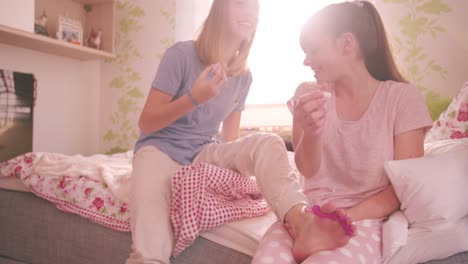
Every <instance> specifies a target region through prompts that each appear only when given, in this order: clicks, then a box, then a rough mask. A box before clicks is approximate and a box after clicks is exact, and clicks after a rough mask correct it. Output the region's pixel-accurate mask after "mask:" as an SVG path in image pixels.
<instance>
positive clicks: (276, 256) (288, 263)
mask: <svg viewBox="0 0 468 264" xmlns="http://www.w3.org/2000/svg"><path fill="white" fill-rule="evenodd" d="M292 246H293V239H292V238H291V236H290V235H289V233H288V231H287V230H286V229H285V228H284V225H283V224H282V223H280V222H276V223H274V224H273V225H271V227H270V228H269V229H268V230H267V232H266V233H265V235H264V236H263V238H262V240H261V241H260V244H259V245H258V249H257V252H255V256H254V257H253V259H252V264H264V263H274V264H295V263H296V261H295V260H294V257H293V255H292Z"/></svg>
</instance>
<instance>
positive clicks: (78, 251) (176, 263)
mask: <svg viewBox="0 0 468 264" xmlns="http://www.w3.org/2000/svg"><path fill="white" fill-rule="evenodd" d="M0 222H1V224H0V263H1V264H19V263H31V264H32V263H38V264H41V263H47V264H55V263H60V264H61V263H66V264H75V263H76V264H87V263H90V264H94V263H99V264H107V263H109V264H110V263H112V264H116V263H124V262H125V259H126V258H127V256H128V254H129V252H130V245H131V237H130V233H123V232H116V231H113V230H110V229H108V228H106V227H103V226H100V225H98V224H96V223H93V222H91V221H89V220H87V219H84V218H82V217H79V216H77V215H73V214H68V213H64V212H61V211H59V210H58V209H56V208H55V206H54V205H53V204H52V203H50V202H48V201H46V200H44V199H41V198H38V197H36V196H35V195H33V194H32V193H21V192H15V191H7V190H0ZM250 261H251V258H250V257H249V256H247V255H245V254H242V253H239V252H237V251H235V250H232V249H230V248H227V247H224V246H221V245H219V244H216V243H213V242H211V241H209V240H206V239H204V238H198V239H197V240H196V241H195V243H194V244H193V245H192V246H191V247H190V248H188V249H187V250H185V251H184V252H183V253H182V254H181V255H180V256H179V257H177V258H176V259H174V260H173V261H172V262H171V263H173V264H218V263H220V264H244V263H245V264H247V263H250ZM429 263H430V264H453V263H457V264H458V263H468V252H465V253H461V254H458V255H454V256H452V257H450V258H448V259H445V260H437V261H431V262H428V264H429Z"/></svg>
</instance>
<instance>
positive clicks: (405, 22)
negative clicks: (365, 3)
mask: <svg viewBox="0 0 468 264" xmlns="http://www.w3.org/2000/svg"><path fill="white" fill-rule="evenodd" d="M373 2H374V3H375V4H376V6H377V9H378V10H379V12H380V13H381V16H382V19H383V20H384V23H385V24H386V27H387V31H388V34H389V37H390V40H391V42H392V44H393V45H392V46H393V51H394V54H395V56H396V57H397V61H398V62H399V66H400V69H401V70H402V71H403V74H404V76H405V77H406V78H407V79H408V80H409V81H410V82H412V83H414V84H416V85H417V86H418V88H419V89H420V90H421V91H422V92H423V94H424V95H425V98H426V102H427V104H428V107H429V110H430V112H431V116H432V118H433V119H436V118H437V117H438V116H439V114H440V113H441V112H442V111H444V110H445V109H446V108H447V106H448V105H449V104H450V101H451V99H452V97H453V96H454V95H455V93H456V91H457V90H458V89H460V88H461V87H462V84H463V81H464V80H467V79H468V76H461V75H460V74H458V73H456V72H455V71H453V72H452V71H451V70H449V68H450V69H454V68H457V67H460V66H462V67H467V66H468V64H467V63H466V62H465V63H464V64H461V65H460V64H458V63H456V62H455V61H453V60H450V58H449V56H448V55H449V54H451V53H452V54H453V53H460V52H461V55H462V56H467V54H468V53H467V50H466V49H463V45H465V44H468V43H462V45H459V46H455V47H457V48H458V50H453V49H451V47H453V42H454V38H453V37H452V36H453V35H457V34H462V35H463V34H464V35H465V37H466V33H464V31H459V32H457V31H458V30H454V28H452V24H454V23H456V20H453V18H454V17H456V16H460V15H461V14H455V13H454V9H465V11H468V9H467V8H468V1H459V0H375V1H373ZM463 2H464V3H463ZM456 25H457V24H456ZM457 26H460V25H457ZM449 31H451V32H449ZM441 54H446V55H447V56H441ZM451 73H452V74H451Z"/></svg>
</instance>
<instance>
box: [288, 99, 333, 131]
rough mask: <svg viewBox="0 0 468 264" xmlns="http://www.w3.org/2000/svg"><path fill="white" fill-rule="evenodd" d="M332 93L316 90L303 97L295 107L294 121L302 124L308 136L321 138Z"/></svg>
mask: <svg viewBox="0 0 468 264" xmlns="http://www.w3.org/2000/svg"><path fill="white" fill-rule="evenodd" d="M329 97H330V93H328V92H324V91H321V90H314V91H312V92H310V93H307V94H305V95H303V96H301V97H300V98H299V100H298V102H297V104H296V105H295V106H294V117H293V118H294V121H295V122H297V123H299V124H301V126H302V129H303V130H304V133H305V134H306V135H307V134H309V135H313V136H319V135H321V134H322V132H323V129H324V127H325V117H326V116H327V113H328V100H329Z"/></svg>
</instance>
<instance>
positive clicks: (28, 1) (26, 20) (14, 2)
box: [0, 0, 34, 32]
mask: <svg viewBox="0 0 468 264" xmlns="http://www.w3.org/2000/svg"><path fill="white" fill-rule="evenodd" d="M0 24H2V25H6V26H10V27H14V28H18V29H22V30H24V31H28V32H34V0H1V3H0Z"/></svg>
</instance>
